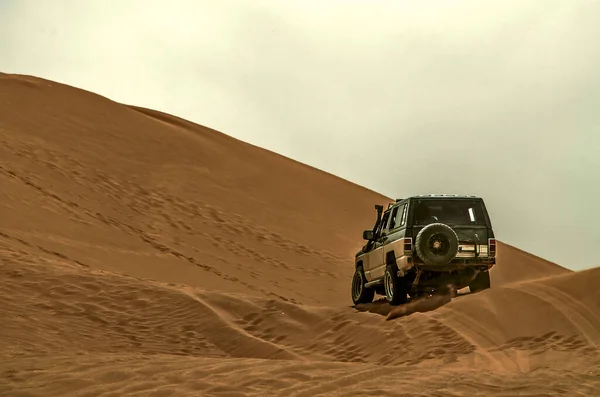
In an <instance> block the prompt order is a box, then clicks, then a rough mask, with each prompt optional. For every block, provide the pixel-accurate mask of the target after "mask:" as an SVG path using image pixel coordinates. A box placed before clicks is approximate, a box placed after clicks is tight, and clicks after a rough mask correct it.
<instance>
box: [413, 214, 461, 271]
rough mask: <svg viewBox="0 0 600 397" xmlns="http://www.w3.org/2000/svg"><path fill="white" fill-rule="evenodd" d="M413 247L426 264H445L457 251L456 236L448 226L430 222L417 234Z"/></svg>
mask: <svg viewBox="0 0 600 397" xmlns="http://www.w3.org/2000/svg"><path fill="white" fill-rule="evenodd" d="M415 249H416V251H417V255H419V258H421V260H423V262H424V263H425V264H426V265H429V266H441V265H446V264H448V263H450V261H451V260H452V259H454V257H456V254H457V253H458V236H457V235H456V232H455V231H454V230H452V228H451V227H450V226H448V225H446V224H444V223H432V224H430V225H427V226H425V227H424V228H423V229H421V231H420V232H419V233H418V234H417V238H416V241H415Z"/></svg>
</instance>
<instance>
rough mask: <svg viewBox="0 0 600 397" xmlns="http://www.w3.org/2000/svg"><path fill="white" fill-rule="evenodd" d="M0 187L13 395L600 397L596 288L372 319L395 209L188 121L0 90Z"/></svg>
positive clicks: (51, 93)
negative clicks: (363, 277) (377, 235)
mask: <svg viewBox="0 0 600 397" xmlns="http://www.w3.org/2000/svg"><path fill="white" fill-rule="evenodd" d="M0 184H1V185H0V186H1V189H0V198H1V199H0V215H1V220H2V222H0V299H2V302H3V304H2V306H0V324H1V326H0V355H1V356H0V395H1V396H12V395H15V396H16V395H20V396H65V395H69V396H102V395H128V396H130V395H139V396H148V395H156V396H159V395H164V396H167V395H182V396H185V395H190V396H197V395H203V396H307V397H310V396H319V395H327V396H367V395H369V396H372V395H378V396H408V395H411V396H412V395H419V396H440V395H444V396H447V395H455V396H459V395H469V396H473V395H482V396H484V395H485V396H509V395H526V396H533V395H536V396H540V395H557V396H558V395H560V396H563V395H581V396H593V395H598V391H599V390H600V351H599V349H598V344H599V343H600V290H598V288H597V285H600V269H592V270H588V271H585V272H580V273H577V272H571V271H568V270H566V269H563V268H561V267H560V266H558V265H555V264H552V263H549V262H547V261H544V260H542V259H540V258H537V257H535V256H533V255H530V254H527V253H525V252H522V251H520V250H518V249H516V248H514V247H511V246H509V245H506V244H502V245H501V246H500V247H499V250H500V252H499V258H498V261H499V265H498V267H497V268H495V269H494V271H493V273H492V289H491V290H488V291H485V292H482V293H479V294H474V295H465V296H460V297H458V298H456V299H453V300H452V301H451V302H448V300H444V299H443V298H440V299H438V300H435V299H434V300H430V301H422V302H413V303H412V304H410V305H408V306H407V307H400V308H395V309H393V310H392V311H391V312H390V308H389V307H386V306H385V305H378V304H377V303H374V304H372V305H370V306H369V307H366V308H360V309H361V310H367V311H365V312H360V311H357V310H355V309H354V308H352V307H351V306H350V305H351V300H350V296H349V283H350V277H351V274H352V270H353V269H352V260H353V254H354V252H355V251H356V250H357V249H358V248H359V247H360V245H361V244H362V241H361V240H360V237H361V232H362V230H363V229H365V228H369V227H370V226H371V225H372V222H373V220H374V215H375V213H374V209H373V204H375V203H383V204H385V202H387V201H388V200H389V199H388V198H386V197H383V196H381V195H378V194H376V193H374V192H372V191H369V190H366V189H364V188H361V187H359V186H357V185H354V184H351V183H349V182H347V181H344V180H341V179H339V178H336V177H334V176H332V175H329V174H326V173H324V172H321V171H318V170H315V169H313V168H310V167H308V166H306V165H302V164H299V163H297V162H294V161H291V160H289V159H286V158H284V157H282V156H279V155H276V154H273V153H271V152H268V151H265V150H263V149H260V148H256V147H253V146H251V145H248V144H245V143H243V142H240V141H238V140H235V139H233V138H231V137H228V136H226V135H223V134H220V133H218V132H216V131H212V130H209V129H207V128H204V127H200V126H197V125H194V124H191V123H189V122H187V121H185V120H181V119H178V118H176V117H173V116H169V115H166V114H163V113H160V112H155V111H151V110H146V109H139V108H134V107H129V106H125V105H121V104H118V103H115V102H112V101H110V100H108V99H106V98H103V97H100V96H97V95H94V94H91V93H89V92H85V91H82V90H78V89H75V88H72V87H68V86H65V85H61V84H58V83H55V82H51V81H47V80H42V79H38V78H33V77H29V76H16V75H2V76H0ZM369 310H370V312H369ZM381 314H383V316H382V315H381ZM407 314H410V315H409V316H407ZM387 319H393V320H392V321H386V320H387Z"/></svg>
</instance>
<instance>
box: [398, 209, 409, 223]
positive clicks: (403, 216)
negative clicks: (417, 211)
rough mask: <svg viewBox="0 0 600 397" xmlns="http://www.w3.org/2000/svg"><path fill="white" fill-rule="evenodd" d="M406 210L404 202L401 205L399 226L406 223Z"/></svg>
mask: <svg viewBox="0 0 600 397" xmlns="http://www.w3.org/2000/svg"><path fill="white" fill-rule="evenodd" d="M407 210H408V204H404V205H403V206H402V218H401V221H400V226H404V225H406V213H407V212H408V211H407Z"/></svg>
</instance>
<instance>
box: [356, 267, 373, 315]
mask: <svg viewBox="0 0 600 397" xmlns="http://www.w3.org/2000/svg"><path fill="white" fill-rule="evenodd" d="M366 282H367V280H366V279H365V272H364V270H363V267H362V266H357V267H356V270H355V271H354V276H353V277H352V302H354V304H355V305H358V304H360V303H371V302H373V297H374V296H375V290H373V289H372V288H367V287H365V283H366Z"/></svg>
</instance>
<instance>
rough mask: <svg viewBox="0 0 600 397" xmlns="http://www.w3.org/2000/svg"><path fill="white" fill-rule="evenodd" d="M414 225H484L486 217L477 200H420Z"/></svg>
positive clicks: (416, 207)
mask: <svg viewBox="0 0 600 397" xmlns="http://www.w3.org/2000/svg"><path fill="white" fill-rule="evenodd" d="M413 219H414V221H413V224H414V225H428V224H430V223H435V222H441V223H445V224H448V225H465V226H466V225H482V226H485V224H486V222H485V216H484V213H483V208H482V205H481V202H479V201H477V200H455V199H453V200H447V199H446V200H431V199H430V200H418V201H416V202H415V210H414V218H413Z"/></svg>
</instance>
